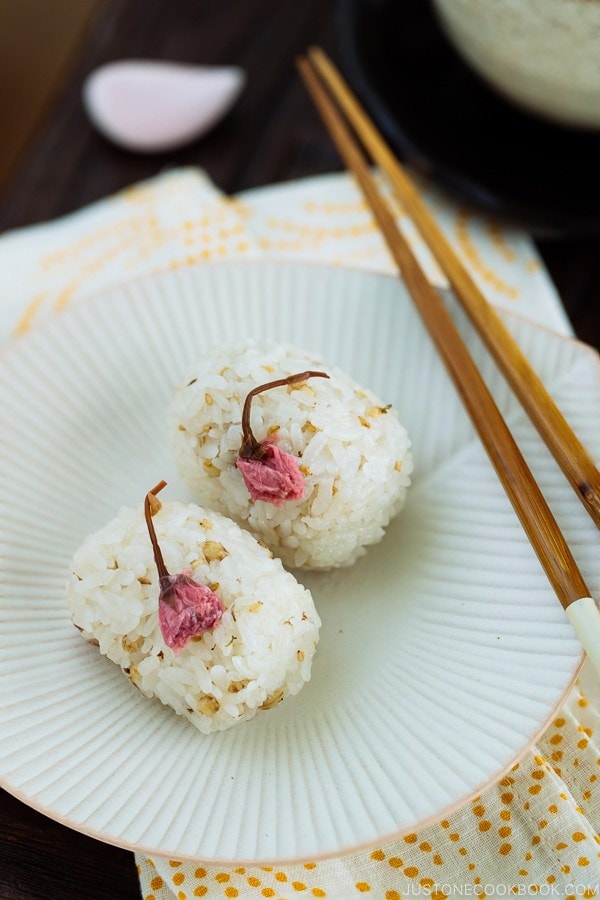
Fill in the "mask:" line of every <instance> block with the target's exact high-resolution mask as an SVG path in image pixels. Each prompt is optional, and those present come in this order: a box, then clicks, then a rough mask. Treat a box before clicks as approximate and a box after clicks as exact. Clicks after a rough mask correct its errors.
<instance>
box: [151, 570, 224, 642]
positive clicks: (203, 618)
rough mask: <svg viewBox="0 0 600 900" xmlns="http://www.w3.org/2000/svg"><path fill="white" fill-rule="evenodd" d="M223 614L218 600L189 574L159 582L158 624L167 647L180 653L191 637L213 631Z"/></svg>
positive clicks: (168, 576)
mask: <svg viewBox="0 0 600 900" xmlns="http://www.w3.org/2000/svg"><path fill="white" fill-rule="evenodd" d="M224 611H225V607H224V606H223V603H222V602H221V599H220V597H218V596H217V595H216V594H215V593H213V592H212V591H211V590H210V588H208V587H207V586H206V585H205V584H199V583H198V582H197V581H194V580H193V579H192V578H190V577H189V575H186V574H183V575H167V576H165V577H164V578H161V579H160V597H159V600H158V622H159V625H160V630H161V632H162V636H163V638H164V641H165V644H166V645H167V647H171V649H172V650H174V651H175V653H179V651H180V650H182V649H183V648H184V647H185V645H186V644H187V643H188V641H189V640H190V638H192V637H197V636H198V635H201V634H204V632H205V631H210V630H211V629H212V628H215V627H216V626H217V625H218V624H219V622H220V621H221V618H222V616H223V613H224Z"/></svg>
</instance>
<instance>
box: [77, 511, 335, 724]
mask: <svg viewBox="0 0 600 900" xmlns="http://www.w3.org/2000/svg"><path fill="white" fill-rule="evenodd" d="M153 522H154V526H155V529H156V534H157V538H158V542H159V544H160V547H161V549H162V553H163V556H164V561H165V564H166V567H167V569H168V570H169V572H170V573H171V574H173V575H176V574H180V573H182V572H184V570H188V569H191V571H192V577H193V578H194V580H195V581H198V582H200V583H202V584H206V585H208V586H209V587H210V589H211V590H212V591H214V592H215V593H216V594H217V595H218V596H219V597H220V599H221V601H222V603H223V605H224V606H225V612H224V613H223V617H222V619H221V621H220V623H219V624H218V625H217V626H216V627H215V628H214V629H213V630H211V631H206V632H204V634H202V635H201V636H198V637H195V638H192V639H191V640H190V641H189V642H188V644H187V645H186V646H185V647H184V648H183V649H182V650H181V651H180V652H179V653H175V652H174V651H173V650H172V649H170V648H169V647H168V646H167V645H166V644H165V641H164V640H163V637H162V634H161V630H160V627H159V624H158V597H159V583H158V573H157V569H156V565H155V562H154V557H153V553H152V547H151V544H150V540H149V536H148V530H147V526H146V522H145V519H144V513H143V509H142V507H139V508H137V509H130V508H123V509H122V510H121V511H120V513H119V515H118V516H117V517H116V518H115V519H113V520H112V522H110V523H109V524H108V525H106V526H105V527H104V528H102V529H101V530H100V531H98V532H97V533H96V534H93V535H91V536H90V537H88V538H87V539H86V540H85V542H84V543H83V545H82V546H81V547H80V549H79V550H78V551H77V553H76V554H75V557H74V559H73V562H72V575H71V578H70V580H69V583H68V600H69V605H70V608H71V611H72V616H73V622H74V623H75V625H76V626H77V627H78V628H79V629H80V630H81V631H82V632H83V636H84V637H85V638H86V639H87V640H89V641H91V642H93V643H95V642H97V643H98V645H99V650H100V652H101V653H103V654H104V655H106V656H108V658H109V659H111V660H112V661H113V662H115V663H116V664H117V665H118V666H120V667H121V669H122V670H123V671H124V672H125V674H126V675H127V677H128V678H129V680H130V681H131V682H132V683H133V684H134V685H135V686H136V687H137V688H139V689H140V691H141V692H142V693H143V694H145V695H146V696H147V697H153V696H154V697H158V698H159V699H160V700H162V702H163V703H165V704H167V705H169V706H171V707H172V708H173V709H174V710H175V712H176V713H178V714H179V715H181V716H185V718H187V719H189V721H190V722H192V724H193V725H195V726H196V728H198V729H199V730H200V731H202V732H204V733H209V732H212V731H223V730H225V729H226V728H230V727H231V726H232V725H236V724H237V723H238V722H245V721H247V720H248V719H251V718H252V717H253V716H255V715H256V713H257V712H258V711H259V710H266V709H270V708H272V707H273V706H275V705H276V704H277V703H278V702H279V701H280V700H282V699H283V698H284V697H287V696H288V695H290V694H297V693H298V691H299V690H300V689H301V688H302V687H303V685H304V684H305V683H306V682H307V681H309V679H310V672H311V663H312V658H313V656H314V652H315V648H316V645H317V642H318V639H319V627H320V624H321V622H320V620H319V617H318V615H317V612H316V610H315V607H314V604H313V600H312V597H311V594H310V592H309V591H308V590H306V589H305V588H304V587H302V586H301V585H300V584H298V582H297V581H296V579H295V578H294V577H293V576H292V575H291V574H290V573H289V572H286V571H285V569H284V568H283V566H282V565H281V562H280V561H279V560H278V559H273V556H272V554H271V552H270V551H269V550H268V549H267V548H266V547H263V546H261V545H260V544H259V543H258V542H257V541H256V540H255V539H254V538H253V537H252V536H251V535H250V534H249V533H248V532H246V531H243V530H242V529H241V528H240V527H239V526H238V525H236V524H235V522H232V521H231V520H230V519H226V518H224V517H223V516H220V515H218V514H215V513H212V512H207V511H206V510H204V509H202V508H201V507H199V506H196V505H195V504H181V503H165V504H163V506H162V509H161V510H160V511H159V512H158V513H156V515H155V516H154V517H153Z"/></svg>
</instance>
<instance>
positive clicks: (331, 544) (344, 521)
mask: <svg viewBox="0 0 600 900" xmlns="http://www.w3.org/2000/svg"><path fill="white" fill-rule="evenodd" d="M305 370H318V371H322V372H324V373H326V374H327V376H328V377H327V378H324V377H313V378H309V379H307V380H305V381H301V382H299V383H294V384H288V385H286V386H280V387H276V388H273V389H272V390H265V391H264V392H262V393H259V394H257V395H256V396H255V397H254V398H253V400H252V407H251V414H250V422H251V427H252V432H253V434H254V435H255V437H256V441H257V443H260V444H262V445H263V446H267V445H269V444H270V445H271V446H274V448H276V449H274V450H273V451H272V452H277V453H279V452H280V451H282V452H283V453H284V454H287V455H289V456H291V457H293V458H294V461H295V464H296V465H297V469H298V471H299V473H300V480H301V482H303V484H302V490H301V495H300V496H298V498H297V499H287V500H286V501H285V502H283V503H281V504H280V505H276V504H275V503H274V502H269V501H268V500H265V499H254V498H253V495H252V493H253V492H252V490H251V488H249V487H248V485H247V483H246V480H245V475H244V473H243V472H242V471H241V466H240V461H239V459H238V457H239V453H240V447H241V444H242V412H243V408H244V403H245V400H246V398H247V396H248V394H249V392H250V391H252V390H253V389H256V388H257V386H260V385H262V384H264V383H265V382H270V381H275V380H279V379H283V378H286V377H287V376H291V375H294V374H295V373H299V372H304V371H305ZM169 432H170V443H171V449H172V452H173V455H174V458H175V460H176V463H177V466H178V468H179V471H180V473H181V475H182V477H183V478H184V479H185V481H186V482H187V483H188V484H189V485H190V487H191V488H192V489H193V491H194V492H195V494H196V496H197V497H198V499H199V502H201V503H202V504H204V505H205V506H208V507H211V508H213V509H217V510H219V511H220V512H222V513H224V514H227V515H229V516H231V517H232V518H233V519H235V520H236V521H237V522H239V523H240V524H242V525H243V526H245V527H246V528H248V529H249V530H250V531H251V532H252V533H253V534H254V535H256V537H258V538H259V539H260V540H261V541H263V542H264V543H265V544H266V545H267V546H268V547H269V548H270V549H271V550H272V551H273V553H274V554H275V555H276V556H278V557H279V558H280V559H281V560H282V561H283V563H284V564H285V565H286V566H289V567H291V568H304V569H329V568H332V567H337V566H348V565H351V564H352V563H353V562H354V561H355V560H356V559H357V558H358V557H359V556H361V555H362V554H364V553H365V552H366V548H367V547H368V546H369V545H371V544H374V543H376V542H377V541H379V540H381V538H382V537H383V535H384V529H385V528H386V526H387V525H388V523H389V521H390V519H391V518H392V517H393V516H395V515H396V514H397V513H398V512H399V511H400V510H401V508H402V506H403V505H404V502H405V496H406V490H407V487H408V486H409V484H410V473H411V471H412V458H411V454H410V452H409V447H410V441H409V438H408V435H407V433H406V430H405V428H404V427H403V426H402V425H401V423H400V421H399V420H398V416H397V413H396V412H395V410H393V409H392V408H391V407H390V406H389V404H386V403H384V401H382V400H380V399H379V398H378V397H376V396H375V394H373V393H372V392H371V391H370V390H368V389H367V388H363V387H361V386H360V385H358V384H356V382H354V381H353V380H352V379H351V378H350V377H349V376H348V375H346V374H345V373H343V372H342V371H340V370H339V369H338V368H336V367H333V366H328V365H327V364H326V363H324V362H323V361H322V360H320V359H318V358H316V357H315V356H313V355H311V354H309V353H307V352H305V351H303V350H298V349H295V348H293V347H289V346H285V345H281V344H275V343H264V342H263V343H257V342H255V341H246V342H244V343H240V344H236V345H233V346H230V347H224V348H220V349H215V350H213V351H211V352H209V353H207V355H206V356H205V357H204V359H203V360H202V361H201V362H199V363H198V364H197V365H195V366H194V367H193V368H191V369H190V370H189V371H188V372H187V373H186V375H185V377H184V379H183V380H182V383H181V385H180V386H179V387H178V388H177V390H176V393H175V397H174V399H173V401H172V404H171V408H170V413H169ZM293 496H297V495H293Z"/></svg>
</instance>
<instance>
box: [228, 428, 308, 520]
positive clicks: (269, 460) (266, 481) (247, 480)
mask: <svg viewBox="0 0 600 900" xmlns="http://www.w3.org/2000/svg"><path fill="white" fill-rule="evenodd" d="M236 465H237V467H238V469H239V470H240V472H241V473H242V478H243V479H244V484H245V485H246V487H247V488H248V491H249V493H250V496H251V498H252V499H253V500H264V501H266V502H267V503H272V504H273V506H279V507H281V506H283V504H284V503H285V501H286V500H300V499H301V498H302V497H303V496H304V478H303V477H302V472H301V471H300V467H299V465H298V460H297V459H296V457H295V456H292V455H291V454H290V453H286V452H285V450H280V449H279V447H277V446H275V445H274V444H273V443H269V444H268V445H267V446H266V447H265V452H264V456H263V457H262V458H261V459H242V457H239V456H238V458H237V460H236Z"/></svg>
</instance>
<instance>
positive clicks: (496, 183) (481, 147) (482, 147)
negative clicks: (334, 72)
mask: <svg viewBox="0 0 600 900" xmlns="http://www.w3.org/2000/svg"><path fill="white" fill-rule="evenodd" d="M337 24H338V37H339V49H340V56H341V68H342V70H343V72H344V74H345V75H346V76H347V78H348V80H349V82H350V84H351V85H352V86H353V87H354V89H355V90H356V92H357V94H358V95H359V97H360V99H361V100H362V102H363V103H364V104H365V106H366V107H367V109H368V110H369V112H370V114H371V115H372V117H373V118H374V120H375V122H376V123H377V125H378V126H379V128H380V129H381V131H382V132H383V133H384V135H385V136H386V138H387V139H388V141H389V142H390V143H391V145H392V147H393V148H394V150H395V152H396V153H397V154H398V155H399V156H400V157H401V158H402V159H404V160H405V161H407V162H409V163H410V164H411V165H412V166H413V167H414V168H416V169H417V170H419V171H421V172H422V173H425V174H426V175H430V176H431V177H432V178H434V179H435V180H436V181H437V182H438V183H439V184H440V185H442V186H444V187H445V188H447V189H448V190H449V191H451V192H452V193H454V194H455V195H456V197H458V198H459V199H462V200H464V201H467V202H468V203H470V204H472V205H475V206H478V207H480V208H481V209H482V210H485V211H487V212H489V213H492V214H494V215H496V216H498V217H501V218H503V219H510V220H511V221H513V222H515V223H517V224H520V225H522V226H524V227H526V228H528V229H529V230H531V231H533V232H535V233H537V234H538V235H552V234H557V235H566V234H569V235H579V236H583V235H587V236H591V235H594V236H598V235H600V133H598V132H589V131H583V130H578V129H575V128H566V127H562V126H559V125H555V124H553V123H551V122H548V121H546V120H544V119H542V118H537V117H536V116H534V115H533V114H529V113H527V112H525V111H522V110H521V109H519V108H518V107H517V106H513V105H512V104H511V103H509V102H508V101H506V100H504V99H503V98H502V97H501V96H500V95H499V94H497V93H495V91H493V90H492V89H491V88H489V87H488V86H487V85H486V84H485V83H484V82H483V81H482V80H481V79H480V78H479V77H478V76H477V75H476V74H475V73H474V72H473V71H472V70H471V69H470V68H469V67H468V66H467V65H466V64H465V63H464V62H463V61H462V59H461V58H460V57H459V55H458V54H457V53H456V51H455V50H454V49H453V47H452V46H451V45H450V43H449V42H448V40H447V38H446V37H445V35H444V34H443V32H442V30H441V28H440V25H439V24H438V21H437V19H436V17H435V14H434V12H433V9H432V8H431V6H430V4H429V3H428V2H425V0H339V6H338V22H337Z"/></svg>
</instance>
